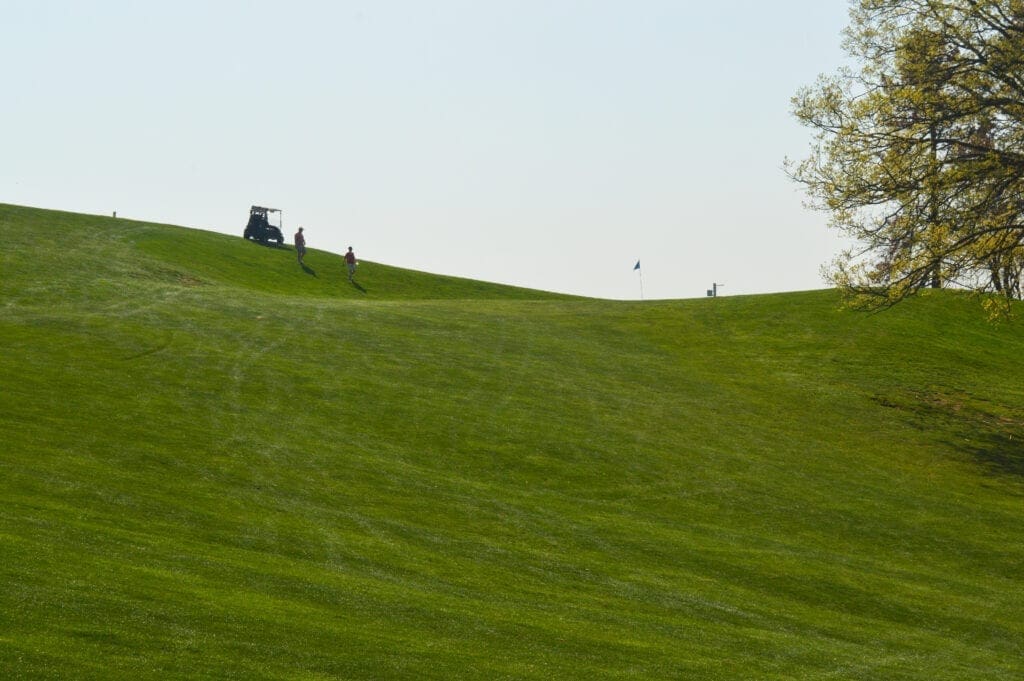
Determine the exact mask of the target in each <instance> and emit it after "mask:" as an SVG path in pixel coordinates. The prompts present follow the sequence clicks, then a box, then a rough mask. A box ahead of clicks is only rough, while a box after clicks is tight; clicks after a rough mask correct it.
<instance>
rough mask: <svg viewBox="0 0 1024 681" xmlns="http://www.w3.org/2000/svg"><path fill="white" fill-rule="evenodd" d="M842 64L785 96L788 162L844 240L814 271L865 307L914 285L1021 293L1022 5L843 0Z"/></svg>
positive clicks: (974, 0)
mask: <svg viewBox="0 0 1024 681" xmlns="http://www.w3.org/2000/svg"><path fill="white" fill-rule="evenodd" d="M844 48H845V49H846V51H847V53H848V54H849V55H850V56H851V57H852V58H853V62H854V63H855V64H856V67H848V68H845V69H841V70H840V71H838V72H837V73H836V74H834V75H831V76H822V77H820V78H819V79H818V81H817V83H816V84H814V85H813V86H809V87H806V88H803V89H802V90H800V91H799V92H798V93H797V94H796V96H795V97H794V98H793V110H794V113H795V115H796V117H797V118H798V119H799V120H800V121H801V122H802V123H804V124H805V125H807V126H809V127H810V128H811V129H813V130H814V132H815V137H814V143H813V144H812V147H811V153H810V155H809V156H808V157H807V158H806V159H804V160H803V161H801V162H798V163H788V164H787V169H788V172H789V173H790V175H791V176H792V177H793V178H794V179H795V180H797V181H798V182H800V183H802V184H803V185H804V186H805V189H806V191H807V193H808V195H809V196H810V197H811V199H812V205H814V206H815V207H817V208H820V209H823V210H826V211H828V212H829V214H830V221H831V224H832V226H834V227H836V228H837V229H839V230H840V231H841V232H842V233H844V234H845V235H847V236H849V237H851V240H852V242H853V243H855V244H856V246H855V247H854V248H851V249H849V250H847V251H844V252H843V253H842V254H841V255H840V256H839V257H838V258H837V259H836V261H835V262H834V263H833V265H832V267H831V268H829V270H828V275H829V276H830V278H831V279H832V281H833V282H834V283H836V284H837V285H839V286H840V287H841V288H843V289H845V290H846V291H848V292H849V293H851V294H853V295H854V297H855V299H856V300H857V301H859V302H860V303H863V304H866V305H869V306H884V305H891V304H893V303H895V302H898V301H899V300H902V299H904V298H905V297H907V296H909V295H912V294H914V293H916V292H918V291H920V290H921V289H923V288H929V287H937V286H945V285H948V286H956V287H961V288H967V289H971V290H975V291H982V292H984V291H989V292H997V293H999V294H1000V296H997V297H996V300H1002V301H1004V302H1005V301H1008V300H1010V299H1014V298H1020V297H1021V294H1022V282H1021V278H1022V272H1024V0H852V2H851V9H850V24H849V26H848V27H847V29H846V31H845V40H844Z"/></svg>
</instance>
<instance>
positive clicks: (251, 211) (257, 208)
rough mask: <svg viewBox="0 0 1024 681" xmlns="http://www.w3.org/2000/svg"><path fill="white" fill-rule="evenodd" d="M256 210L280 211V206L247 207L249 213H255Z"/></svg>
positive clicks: (266, 211)
mask: <svg viewBox="0 0 1024 681" xmlns="http://www.w3.org/2000/svg"><path fill="white" fill-rule="evenodd" d="M256 211H263V212H265V213H280V212H281V209H280V208H264V207H263V206H253V207H252V208H250V209H249V212H250V213H255V212H256Z"/></svg>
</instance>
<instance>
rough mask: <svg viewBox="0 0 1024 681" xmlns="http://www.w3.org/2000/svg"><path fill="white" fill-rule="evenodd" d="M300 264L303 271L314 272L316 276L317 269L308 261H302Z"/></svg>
mask: <svg viewBox="0 0 1024 681" xmlns="http://www.w3.org/2000/svg"><path fill="white" fill-rule="evenodd" d="M299 265H300V266H301V267H302V271H303V272H305V273H306V274H312V275H313V276H314V277H315V276H316V270H314V269H313V268H312V267H310V266H309V265H307V264H306V263H304V262H300V263H299Z"/></svg>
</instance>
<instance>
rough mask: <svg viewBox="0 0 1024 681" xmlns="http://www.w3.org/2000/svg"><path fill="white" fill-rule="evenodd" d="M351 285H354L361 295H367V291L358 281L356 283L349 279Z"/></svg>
mask: <svg viewBox="0 0 1024 681" xmlns="http://www.w3.org/2000/svg"><path fill="white" fill-rule="evenodd" d="M349 283H350V284H352V286H354V287H355V288H356V290H358V291H359V292H360V293H366V289H365V288H363V287H362V285H361V284H360V283H359V282H358V281H355V280H354V279H349Z"/></svg>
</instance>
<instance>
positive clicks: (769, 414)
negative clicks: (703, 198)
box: [0, 205, 1024, 681]
mask: <svg viewBox="0 0 1024 681" xmlns="http://www.w3.org/2000/svg"><path fill="white" fill-rule="evenodd" d="M0 241H2V243H3V244H4V250H3V251H2V253H0V276H2V279H0V305H2V310H3V314H2V315H0V447H2V453H0V500H2V504H0V669H3V670H4V675H5V676H6V677H7V678H25V679H29V678H55V677H62V678H76V679H110V678H131V679H146V678H152V679H156V678H161V679H163V678H204V679H217V678H223V679H227V678H246V679H249V678H266V679H285V678H287V679H296V678H297V679H326V678H351V679H380V678H416V679H450V678H489V679H499V678H508V679H513V678H514V679H520V678H521V679H531V678H537V679H541V678H581V677H588V676H589V677H596V678H659V679H663V678H700V679H736V678H758V679H791V678H803V679H881V678H884V679H928V680H929V681H934V680H936V679H1018V678H1020V677H1021V675H1022V674H1024V663H1022V662H1021V660H1022V655H1024V650H1022V641H1024V570H1022V565H1024V513H1022V511H1024V450H1022V444H1021V443H1022V439H1021V438H1022V437H1024V428H1022V426H1024V384H1022V381H1021V378H1022V371H1021V369H1020V357H1021V356H1022V354H1024V338H1022V333H1021V332H1022V324H1021V322H1016V321H1014V322H1008V323H1004V324H1001V325H990V324H987V323H986V322H985V321H984V320H983V318H982V315H981V314H980V312H979V310H978V308H977V305H976V302H975V301H972V300H970V299H968V298H966V297H963V296H958V295H954V294H951V293H948V292H941V293H940V294H938V295H931V296H927V297H924V298H922V299H920V300H916V301H912V302H909V303H907V304H904V305H901V306H899V307H897V308H896V309H894V310H891V311H889V312H886V313H884V314H877V315H871V316H866V315H860V314H856V313H852V312H848V311H841V310H840V309H839V307H838V304H837V303H838V300H837V298H836V296H835V295H834V294H833V293H832V292H810V293H798V294H781V295H770V296H753V297H733V298H721V299H717V300H713V301H712V300H691V301H678V302H646V303H630V302H615V303H610V302H605V301H596V300H587V299H574V298H570V297H566V296H556V295H551V294H545V293H542V292H537V291H528V290H523V289H514V288H510V287H502V286H497V285H492V284H484V283H480V282H472V281H466V280H460V279H454V278H447V277H436V276H430V275H425V274H422V273H415V272H409V271H406V270H400V269H396V268H390V267H386V266H384V265H380V264H377V263H363V265H362V266H361V268H360V271H359V276H358V277H357V280H358V281H359V284H360V286H361V288H357V287H353V286H350V285H349V284H348V283H347V282H346V281H345V280H344V277H343V276H342V265H341V260H340V258H339V257H338V256H336V255H331V254H327V253H323V252H318V251H311V252H310V254H309V255H308V256H307V261H308V263H309V267H310V269H311V270H313V271H314V273H308V272H304V271H303V270H302V269H300V268H299V267H298V265H297V264H296V263H295V261H294V257H293V256H294V253H293V252H292V251H289V250H276V249H266V248H261V247H257V246H254V245H252V244H249V243H246V242H243V241H242V239H241V238H235V237H229V236H224V235H217V234H210V233H205V232H200V231H194V230H186V229H181V228H175V227H169V226H160V225H152V224H144V223H138V222H131V221H125V220H113V219H108V218H101V217H90V216H83V215H73V214H67V213H57V212H51V211H42V210H36V209H27V208H19V207H14V206H3V205H0Z"/></svg>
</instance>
